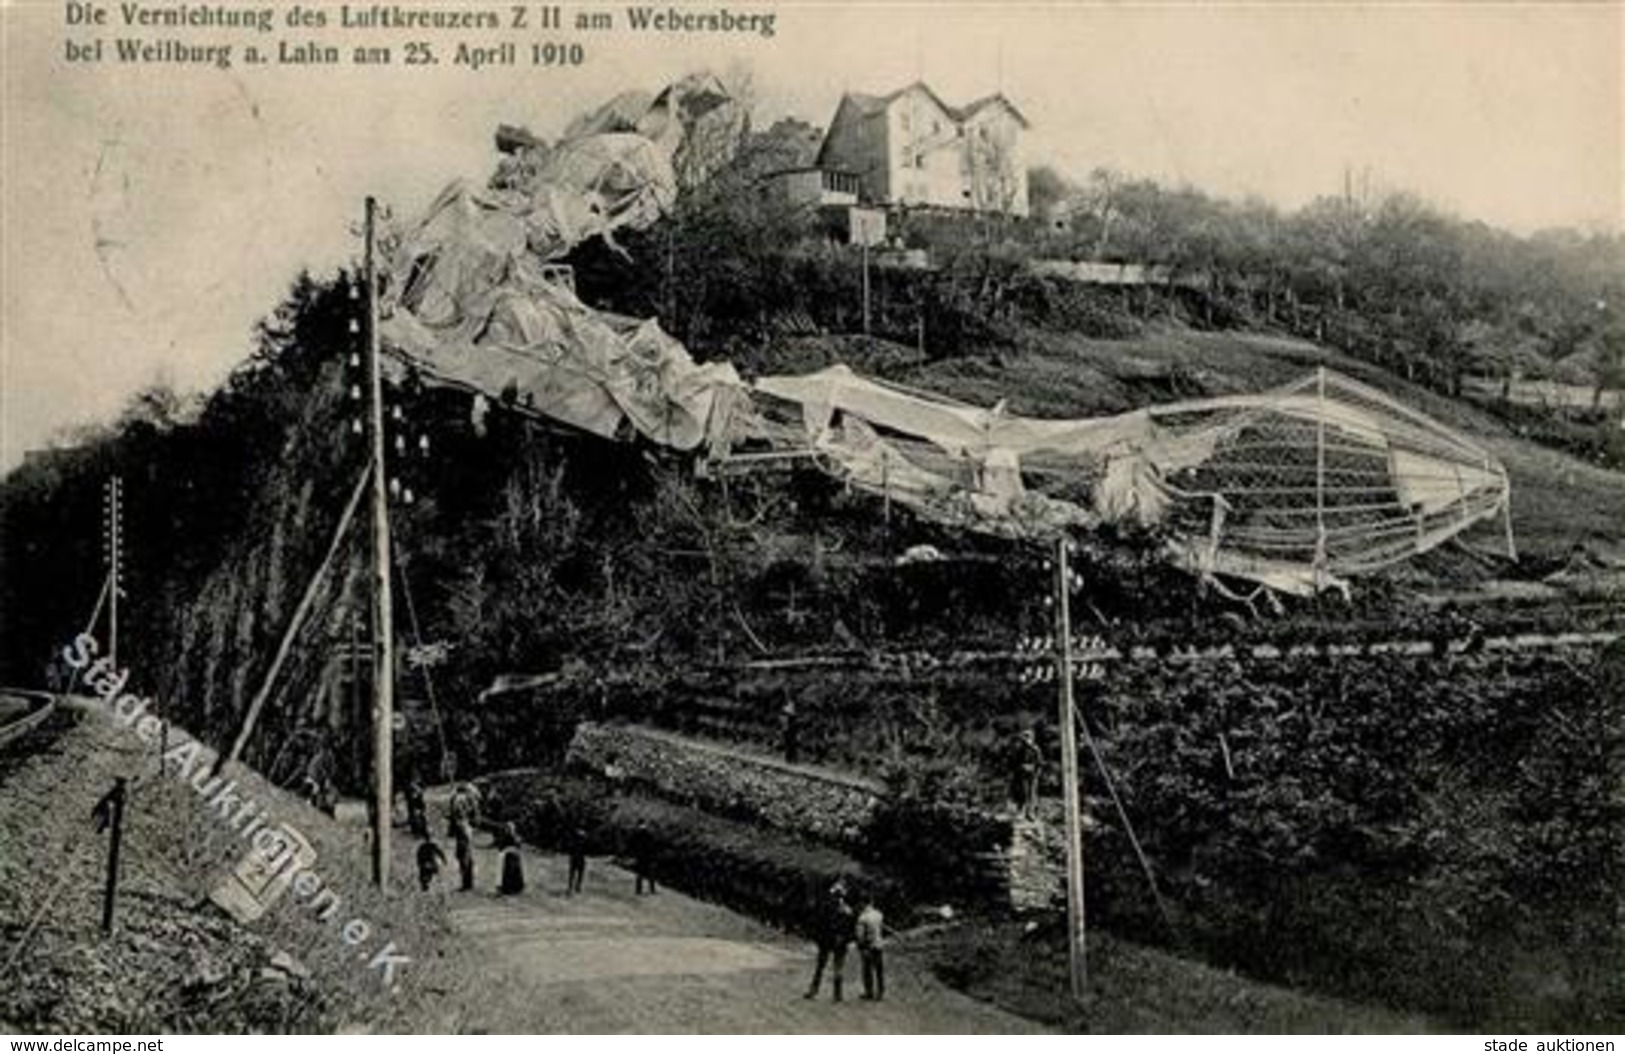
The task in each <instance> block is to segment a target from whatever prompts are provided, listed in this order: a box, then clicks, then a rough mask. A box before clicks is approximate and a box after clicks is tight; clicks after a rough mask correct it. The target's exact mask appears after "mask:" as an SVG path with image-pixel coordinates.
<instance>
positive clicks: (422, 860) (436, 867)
mask: <svg viewBox="0 0 1625 1054" xmlns="http://www.w3.org/2000/svg"><path fill="white" fill-rule="evenodd" d="M444 866H446V854H445V852H443V851H442V850H441V848H440V847H439V846H438V845H435V844H434V839H432V838H425V839H424V840H423V841H421V842H419V843H418V885H419V886H421V887H422V888H423V892H425V893H427V892H428V891H429V886H430V884H432V883H433V882H434V877H435V876H436V875H438V874H439V873H440V869H441V868H442V867H444Z"/></svg>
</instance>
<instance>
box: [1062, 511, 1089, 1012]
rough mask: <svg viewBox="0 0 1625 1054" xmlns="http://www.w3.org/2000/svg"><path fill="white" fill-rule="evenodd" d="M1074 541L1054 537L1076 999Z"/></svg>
mask: <svg viewBox="0 0 1625 1054" xmlns="http://www.w3.org/2000/svg"><path fill="white" fill-rule="evenodd" d="M1071 552H1072V542H1071V540H1070V539H1069V538H1067V537H1066V535H1064V534H1063V535H1061V536H1060V537H1059V538H1057V539H1056V542H1055V560H1054V564H1055V639H1056V642H1057V643H1056V649H1055V665H1056V670H1055V674H1056V678H1055V679H1056V681H1057V682H1059V684H1060V699H1059V702H1060V711H1061V713H1060V719H1061V795H1062V804H1063V807H1064V808H1065V811H1066V938H1067V939H1066V954H1067V967H1068V972H1069V974H1070V976H1071V981H1072V998H1073V999H1078V1000H1081V999H1082V998H1083V993H1084V989H1085V987H1086V986H1087V985H1088V981H1089V967H1088V961H1087V959H1086V958H1085V949H1084V930H1085V925H1084V914H1083V820H1082V815H1081V809H1082V803H1081V802H1080V801H1079V797H1080V795H1079V787H1078V732H1077V725H1076V723H1075V722H1076V720H1077V718H1076V709H1075V707H1074V704H1073V698H1072V607H1071V600H1070V598H1071V595H1072V569H1071V567H1070V566H1069V565H1068V558H1069V557H1070V556H1071Z"/></svg>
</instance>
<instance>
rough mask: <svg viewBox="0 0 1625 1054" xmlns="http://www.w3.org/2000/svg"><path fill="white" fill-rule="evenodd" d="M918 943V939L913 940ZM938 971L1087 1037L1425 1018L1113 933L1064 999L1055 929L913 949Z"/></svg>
mask: <svg viewBox="0 0 1625 1054" xmlns="http://www.w3.org/2000/svg"><path fill="white" fill-rule="evenodd" d="M910 945H911V947H914V946H915V945H914V942H912V941H911V942H910ZM917 947H918V952H919V954H921V955H923V956H924V957H925V958H926V959H927V960H928V961H929V962H930V963H931V964H932V967H933V969H935V970H936V972H937V974H938V975H939V976H941V977H942V978H943V979H944V980H946V981H948V982H949V983H951V984H954V985H955V986H957V987H960V988H963V989H964V990H965V991H966V992H968V993H969V994H971V995H973V996H975V997H977V998H978V999H985V1000H987V1001H988V1002H991V1003H993V1004H995V1005H997V1006H1001V1007H1003V1008H1004V1009H1006V1010H1011V1011H1014V1012H1015V1013H1018V1014H1021V1015H1023V1016H1026V1017H1031V1018H1033V1019H1035V1020H1038V1021H1042V1022H1044V1023H1045V1024H1048V1025H1052V1026H1055V1027H1058V1028H1062V1029H1064V1030H1066V1031H1068V1032H1093V1033H1107V1034H1116V1033H1141V1032H1175V1033H1204V1032H1213V1033H1242V1032H1252V1033H1416V1032H1430V1031H1436V1030H1437V1027H1438V1026H1437V1025H1436V1024H1434V1023H1432V1022H1430V1021H1429V1020H1428V1019H1427V1018H1424V1017H1420V1016H1417V1015H1412V1014H1402V1013H1397V1012H1394V1011H1389V1010H1384V1009H1381V1008H1379V1007H1374V1006H1362V1005H1359V1004H1356V1003H1349V1002H1345V1001H1342V1000H1338V999H1330V998H1327V997H1325V996H1317V995H1311V994H1308V993H1303V992H1295V991H1292V990H1291V989H1287V988H1281V987H1279V986H1276V985H1270V984H1263V983H1261V982H1258V981H1252V980H1249V979H1247V978H1244V977H1240V976H1238V975H1236V974H1234V973H1231V972H1228V971H1225V970H1217V969H1214V968H1213V967H1210V966H1204V965H1202V964H1201V963H1197V962H1192V961H1191V960H1188V959H1182V958H1179V957H1178V956H1175V955H1171V954H1169V953H1167V952H1163V951H1158V950H1156V949H1154V948H1147V947H1144V946H1142V945H1138V944H1133V943H1130V942H1128V941H1124V940H1121V939H1119V938H1117V937H1114V936H1111V935H1109V934H1102V933H1091V934H1090V935H1089V937H1088V968H1089V984H1088V988H1087V990H1086V995H1085V998H1084V1000H1083V1002H1082V1003H1081V1004H1078V1003H1074V1002H1072V1000H1071V998H1070V997H1069V995H1068V992H1067V988H1068V978H1067V964H1066V953H1065V946H1064V944H1063V942H1062V940H1061V937H1060V934H1059V933H1057V932H1054V931H1053V930H1051V931H1048V932H1041V933H1035V934H1030V935H1029V934H1024V933H1023V932H1022V930H1021V927H1020V925H1019V924H1017V923H992V922H970V923H966V924H964V925H963V926H960V927H957V928H955V929H953V930H950V931H946V932H943V933H940V934H936V935H933V936H932V937H930V938H927V939H925V940H922V941H920V942H919V943H918V945H917Z"/></svg>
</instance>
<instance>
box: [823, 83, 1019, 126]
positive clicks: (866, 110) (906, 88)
mask: <svg viewBox="0 0 1625 1054" xmlns="http://www.w3.org/2000/svg"><path fill="white" fill-rule="evenodd" d="M916 88H918V89H919V90H921V91H923V92H925V94H926V95H928V96H930V97H931V101H932V102H934V103H936V104H937V105H938V106H939V107H941V108H942V111H943V112H944V113H946V114H947V115H948V116H950V117H952V118H953V119H954V120H956V121H964V120H967V119H968V118H970V117H972V116H974V115H975V114H977V113H979V112H980V111H982V110H984V109H986V108H987V107H989V106H1003V107H1004V108H1005V109H1007V110H1009V111H1010V113H1011V115H1012V116H1014V117H1015V119H1016V120H1018V121H1020V122H1021V126H1022V127H1023V128H1031V127H1032V122H1030V121H1028V120H1027V117H1026V115H1025V114H1023V113H1022V112H1021V111H1020V110H1018V109H1016V104H1015V103H1013V102H1011V101H1010V100H1009V99H1008V98H1006V97H1005V95H1004V93H1003V92H994V93H993V94H992V95H984V96H982V97H981V98H980V99H976V100H975V101H973V102H971V103H968V104H967V105H965V106H951V105H949V104H948V103H946V102H944V101H943V99H942V96H940V95H938V94H937V93H936V92H935V91H932V90H931V86H930V85H929V84H927V83H925V82H924V81H914V82H913V83H910V84H905V85H903V86H902V87H901V88H898V89H897V90H896V91H894V92H890V93H888V94H886V95H869V94H866V93H863V92H847V93H846V94H844V95H843V96H841V101H842V102H849V103H851V104H852V106H853V107H854V108H856V109H857V111H858V112H859V113H860V114H862V115H863V116H865V117H872V116H874V115H875V114H877V113H880V112H882V111H884V110H885V109H886V108H887V107H888V106H890V105H891V104H892V103H894V102H896V101H897V100H898V99H899V98H901V97H902V96H904V95H906V94H908V93H909V92H911V91H913V90H914V89H916Z"/></svg>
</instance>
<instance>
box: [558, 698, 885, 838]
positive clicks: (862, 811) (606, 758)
mask: <svg viewBox="0 0 1625 1054" xmlns="http://www.w3.org/2000/svg"><path fill="white" fill-rule="evenodd" d="M567 763H568V764H570V765H572V766H579V767H582V768H586V769H588V770H591V771H594V772H598V773H601V774H606V775H612V777H613V778H619V779H622V780H625V781H626V782H628V783H638V784H643V785H645V786H647V787H649V788H651V789H652V790H653V791H654V792H655V793H657V794H659V795H660V796H661V797H664V798H667V799H670V800H672V801H677V802H681V803H684V804H690V805H695V806H698V807H699V808H702V809H705V810H706V811H708V812H712V813H716V814H718V815H720V816H726V817H731V818H736V819H749V820H757V821H760V822H762V823H766V824H769V825H771V826H773V827H777V828H779V829H781V830H785V831H792V832H794V833H796V834H801V835H807V836H810V837H813V838H816V839H818V840H819V841H823V842H829V843H832V844H835V845H843V846H857V845H860V844H862V842H863V839H864V834H865V832H866V831H867V829H868V827H869V823H870V821H871V820H872V819H873V818H874V814H875V810H876V808H878V807H879V805H880V802H881V799H882V798H883V797H884V795H885V788H884V787H883V786H882V785H881V784H880V783H879V782H878V781H875V780H869V779H864V778H863V777H861V776H855V775H848V774H843V773H833V772H829V771H827V770H823V769H817V768H813V767H810V766H805V765H790V764H786V763H784V762H780V761H777V760H776V759H773V758H769V757H762V756H758V755H751V754H747V753H744V752H741V751H738V750H734V749H731V748H729V747H726V746H722V745H719V744H711V743H706V742H704V741H703V740H695V739H691V738H686V737H679V736H675V735H672V734H670V733H666V732H660V731H657V730H654V729H648V728H634V727H629V726H624V725H600V724H594V723H591V722H584V723H583V724H582V725H581V726H580V727H579V728H578V729H577V730H576V734H575V738H574V739H572V740H571V742H570V750H569V754H568V757H567ZM615 773H618V774H619V775H618V776H615V775H614V774H615Z"/></svg>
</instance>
